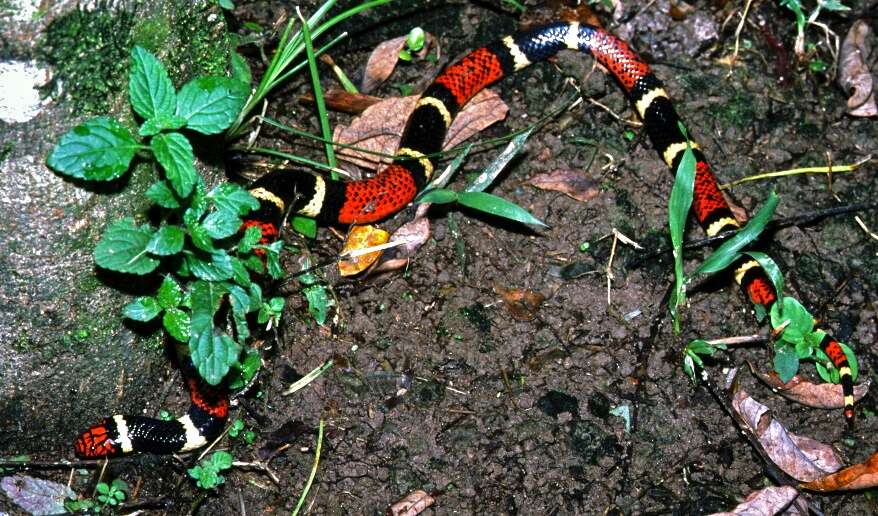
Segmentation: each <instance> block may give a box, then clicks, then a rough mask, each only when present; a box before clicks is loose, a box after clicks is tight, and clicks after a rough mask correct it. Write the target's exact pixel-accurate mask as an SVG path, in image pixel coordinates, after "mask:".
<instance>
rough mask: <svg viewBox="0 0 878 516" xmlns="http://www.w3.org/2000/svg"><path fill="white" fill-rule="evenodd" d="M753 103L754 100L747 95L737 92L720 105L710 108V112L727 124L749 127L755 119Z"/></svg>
mask: <svg viewBox="0 0 878 516" xmlns="http://www.w3.org/2000/svg"><path fill="white" fill-rule="evenodd" d="M753 102H754V99H753V98H752V97H751V96H750V95H749V94H746V93H743V92H741V91H738V92H736V93H735V94H734V96H732V97H731V98H730V99H728V100H727V101H726V102H724V103H723V104H722V105H719V106H714V107H713V108H711V110H710V112H711V115H712V116H714V117H717V118H719V119H720V120H722V121H724V122H726V123H727V124H734V125H737V126H738V127H749V126H750V125H752V124H753V121H754V120H755V118H756V111H755V109H754V108H753Z"/></svg>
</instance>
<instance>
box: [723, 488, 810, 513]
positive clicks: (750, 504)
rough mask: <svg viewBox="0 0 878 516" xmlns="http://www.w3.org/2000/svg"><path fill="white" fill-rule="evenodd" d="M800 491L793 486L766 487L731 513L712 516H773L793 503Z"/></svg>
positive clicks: (750, 496)
mask: <svg viewBox="0 0 878 516" xmlns="http://www.w3.org/2000/svg"><path fill="white" fill-rule="evenodd" d="M797 496H799V491H797V490H796V488H795V487H792V486H782V487H774V486H772V487H765V488H763V489H760V490H759V491H754V492H752V493H750V494H749V495H748V496H747V498H746V499H745V500H744V501H743V502H741V503H740V504H738V505H737V506H736V507H735V508H734V509H732V510H731V511H729V512H717V513H714V514H711V515H710V516H732V515H747V516H755V515H765V516H768V515H772V514H778V513H780V512H781V511H783V510H784V509H786V508H787V507H789V506H790V504H791V503H793V500H795V499H796V497H797Z"/></svg>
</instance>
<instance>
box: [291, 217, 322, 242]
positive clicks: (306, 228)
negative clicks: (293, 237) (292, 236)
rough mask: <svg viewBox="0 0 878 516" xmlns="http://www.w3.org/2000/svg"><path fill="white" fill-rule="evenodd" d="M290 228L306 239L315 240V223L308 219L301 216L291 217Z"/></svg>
mask: <svg viewBox="0 0 878 516" xmlns="http://www.w3.org/2000/svg"><path fill="white" fill-rule="evenodd" d="M291 223H292V226H293V230H294V231H295V232H296V233H299V234H300V235H303V236H305V237H307V238H311V239H314V238H317V221H316V220H314V219H312V218H310V217H303V216H301V215H293V217H292V221H291Z"/></svg>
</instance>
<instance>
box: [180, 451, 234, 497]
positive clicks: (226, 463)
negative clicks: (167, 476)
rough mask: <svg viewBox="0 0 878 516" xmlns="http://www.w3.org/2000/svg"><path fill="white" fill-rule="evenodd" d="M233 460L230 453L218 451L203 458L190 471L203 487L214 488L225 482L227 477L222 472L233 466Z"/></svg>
mask: <svg viewBox="0 0 878 516" xmlns="http://www.w3.org/2000/svg"><path fill="white" fill-rule="evenodd" d="M232 462H233V459H232V455H231V454H230V453H228V452H224V451H217V452H213V454H211V456H210V457H208V458H206V459H203V460H202V461H201V462H199V463H198V465H197V466H195V467H194V468H191V469H189V470H188V473H189V476H190V477H192V478H194V479H195V483H196V485H197V486H198V487H200V488H201V489H214V488H216V487H218V486H220V485H222V484H224V483H225V481H226V479H225V477H223V476H222V475H221V474H220V473H221V472H222V471H224V470H227V469H229V468H231V467H232Z"/></svg>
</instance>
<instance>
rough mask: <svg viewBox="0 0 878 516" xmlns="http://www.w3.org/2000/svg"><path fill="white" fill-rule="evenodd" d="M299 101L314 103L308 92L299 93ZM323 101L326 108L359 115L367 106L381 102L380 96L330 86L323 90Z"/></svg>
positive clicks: (312, 96)
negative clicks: (330, 87)
mask: <svg viewBox="0 0 878 516" xmlns="http://www.w3.org/2000/svg"><path fill="white" fill-rule="evenodd" d="M299 102H301V103H302V104H314V95H312V94H310V93H307V94H305V95H301V96H299ZM323 102H325V103H326V107H327V109H330V110H332V111H341V112H342V113H350V114H352V115H359V114H360V113H362V112H363V111H365V110H366V108H368V107H369V106H372V105H375V104H377V103H379V102H381V97H373V96H372V95H365V94H363V93H351V92H349V91H345V90H340V89H338V88H332V89H328V90H326V91H324V92H323Z"/></svg>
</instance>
